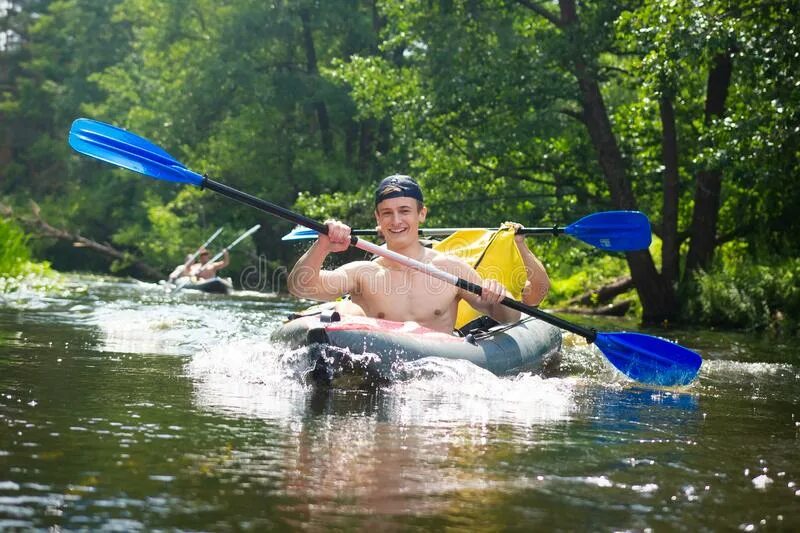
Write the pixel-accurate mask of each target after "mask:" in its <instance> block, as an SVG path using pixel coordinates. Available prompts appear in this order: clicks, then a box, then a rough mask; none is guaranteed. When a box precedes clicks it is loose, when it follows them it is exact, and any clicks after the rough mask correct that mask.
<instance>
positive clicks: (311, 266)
mask: <svg viewBox="0 0 800 533" xmlns="http://www.w3.org/2000/svg"><path fill="white" fill-rule="evenodd" d="M326 224H327V225H328V235H320V236H319V238H318V239H317V241H316V242H315V243H314V244H313V245H312V246H311V248H309V249H308V251H307V252H306V253H304V254H303V256H302V257H300V259H298V260H297V263H295V265H294V268H292V271H291V272H289V278H288V280H287V283H288V285H289V292H291V293H292V294H293V295H295V296H297V297H298V298H308V299H311V300H323V301H331V300H335V299H336V298H339V297H340V296H343V295H345V294H347V293H348V292H352V291H353V290H354V289H355V288H356V287H355V281H354V280H355V272H356V271H357V267H355V265H353V263H350V264H348V265H344V266H342V267H339V268H337V269H336V270H323V269H322V265H323V263H324V262H325V258H326V257H328V254H329V253H331V252H342V251H344V250H346V249H347V248H348V247H349V245H350V228H349V227H347V226H345V225H344V224H341V223H339V222H334V221H328V222H326Z"/></svg>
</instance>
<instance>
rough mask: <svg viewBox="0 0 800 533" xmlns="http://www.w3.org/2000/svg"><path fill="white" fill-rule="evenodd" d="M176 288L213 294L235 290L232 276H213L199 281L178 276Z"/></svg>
mask: <svg viewBox="0 0 800 533" xmlns="http://www.w3.org/2000/svg"><path fill="white" fill-rule="evenodd" d="M175 288H176V289H182V290H187V289H188V290H193V291H201V292H208V293H213V294H229V293H230V292H231V291H233V283H232V282H231V280H230V278H211V279H205V280H198V281H191V280H189V279H188V278H178V280H177V281H176V282H175Z"/></svg>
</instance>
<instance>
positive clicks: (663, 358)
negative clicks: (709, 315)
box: [594, 332, 703, 387]
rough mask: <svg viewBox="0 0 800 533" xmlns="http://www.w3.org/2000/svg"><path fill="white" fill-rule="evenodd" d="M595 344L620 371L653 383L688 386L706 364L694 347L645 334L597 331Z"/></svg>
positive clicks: (632, 377)
mask: <svg viewBox="0 0 800 533" xmlns="http://www.w3.org/2000/svg"><path fill="white" fill-rule="evenodd" d="M594 343H595V344H596V345H597V347H598V348H600V350H601V351H602V352H603V354H605V356H606V357H607V358H608V360H609V361H610V362H611V364H613V365H614V366H615V367H616V368H617V369H618V370H619V371H620V372H622V373H623V374H625V375H626V376H628V377H629V378H631V379H634V380H636V381H639V382H640V383H647V384H650V385H662V386H665V387H672V386H676V385H688V384H689V383H691V381H692V380H694V378H695V377H697V373H698V371H699V370H700V365H701V364H703V359H702V358H701V357H700V356H699V355H698V354H697V353H695V352H693V351H692V350H689V349H688V348H684V347H683V346H681V345H680V344H676V343H674V342H670V341H668V340H666V339H662V338H660V337H653V336H651V335H645V334H643V333H627V332H623V333H598V334H597V337H596V338H595V340H594Z"/></svg>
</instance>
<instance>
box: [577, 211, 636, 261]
mask: <svg viewBox="0 0 800 533" xmlns="http://www.w3.org/2000/svg"><path fill="white" fill-rule="evenodd" d="M564 233H566V234H568V235H572V236H573V237H575V238H576V239H580V240H582V241H583V242H585V243H588V244H591V245H592V246H596V247H598V248H601V249H603V250H609V251H612V252H630V251H634V250H645V249H647V247H648V246H650V241H651V240H652V235H651V230H650V221H649V220H648V219H647V216H645V214H644V213H642V212H641V211H603V212H602V213H593V214H591V215H587V216H585V217H583V218H582V219H580V220H578V221H577V222H574V223H572V224H570V225H569V226H567V227H566V228H564Z"/></svg>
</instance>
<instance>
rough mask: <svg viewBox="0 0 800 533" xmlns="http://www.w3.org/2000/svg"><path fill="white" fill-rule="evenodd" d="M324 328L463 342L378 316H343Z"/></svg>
mask: <svg viewBox="0 0 800 533" xmlns="http://www.w3.org/2000/svg"><path fill="white" fill-rule="evenodd" d="M325 329H326V330H327V331H364V332H370V333H373V332H376V333H394V334H400V335H414V336H424V337H426V338H428V339H431V340H435V341H437V342H464V339H463V338H461V337H456V336H455V335H448V334H447V333H442V332H441V331H436V330H433V329H430V328H426V327H425V326H420V325H419V324H417V323H416V322H394V321H392V320H382V319H380V318H366V317H355V316H352V317H351V316H343V317H342V320H341V322H331V323H330V324H325Z"/></svg>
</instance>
